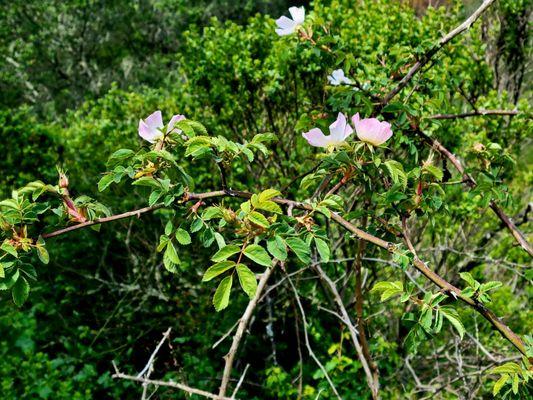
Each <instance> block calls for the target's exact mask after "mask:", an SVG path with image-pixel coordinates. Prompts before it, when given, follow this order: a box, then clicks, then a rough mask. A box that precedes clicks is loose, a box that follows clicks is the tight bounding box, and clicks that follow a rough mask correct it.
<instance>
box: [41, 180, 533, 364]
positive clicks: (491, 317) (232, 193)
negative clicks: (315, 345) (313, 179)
mask: <svg viewBox="0 0 533 400" xmlns="http://www.w3.org/2000/svg"><path fill="white" fill-rule="evenodd" d="M223 196H229V197H240V198H246V199H248V198H250V197H251V196H252V194H251V193H248V192H241V191H236V190H225V191H224V190H217V191H213V192H206V193H190V194H189V195H188V199H187V200H196V199H208V198H213V197H223ZM272 200H273V201H274V202H276V203H278V204H282V205H286V206H288V207H291V208H298V209H301V210H308V211H311V210H313V207H312V206H311V205H309V204H306V203H303V202H300V201H294V200H289V199H284V198H279V197H276V198H274V199H272ZM148 208H150V207H148ZM141 210H144V209H141ZM141 210H137V211H132V212H128V213H124V214H118V215H115V216H113V217H108V218H102V219H100V220H98V222H95V223H103V222H109V221H113V220H117V219H121V218H127V217H128V216H132V215H137V213H139V211H141ZM143 212H146V211H143ZM331 219H332V220H334V221H335V222H337V223H338V224H339V225H341V226H342V227H344V228H345V229H346V230H348V231H349V232H352V233H353V234H354V235H355V236H356V237H357V238H359V239H362V240H365V241H367V242H370V243H373V244H375V245H376V246H378V247H381V248H383V249H386V250H388V251H389V252H395V251H396V245H395V244H394V243H391V242H387V241H385V240H383V239H380V238H378V237H376V236H374V235H371V234H370V233H367V232H365V231H363V230H361V229H359V228H357V227H356V226H355V225H353V224H352V223H350V222H348V221H347V220H345V219H344V218H342V217H341V216H340V215H339V214H337V213H331ZM104 220H105V221H104ZM93 225H94V224H93ZM86 226H87V224H86V223H84V224H78V225H74V226H71V227H69V228H68V229H60V230H59V231H55V232H51V233H49V234H47V236H46V237H54V236H59V235H62V234H65V233H67V232H70V231H73V230H76V229H81V228H85V227H86ZM43 237H44V235H43ZM413 265H414V267H415V268H416V269H417V270H418V271H420V272H422V274H423V275H425V276H426V278H428V279H429V280H430V281H431V282H433V283H434V284H435V285H437V286H439V287H440V288H441V289H443V290H444V291H446V292H448V293H450V294H451V295H452V296H454V297H455V298H458V299H460V300H461V301H463V302H464V303H465V304H467V305H469V306H470V307H472V308H473V309H474V310H476V311H477V312H479V313H480V314H481V315H482V316H483V317H484V318H485V319H486V320H487V321H489V322H490V323H491V324H492V325H493V326H494V327H495V328H496V330H498V331H499V332H500V333H501V334H502V336H504V337H505V338H506V339H507V340H509V342H511V344H512V345H513V346H514V347H516V349H517V350H518V351H520V352H521V353H522V354H524V355H526V349H525V346H524V343H523V342H522V339H520V337H519V336H518V335H516V334H515V333H514V332H513V331H512V330H511V329H510V328H509V327H508V326H507V325H505V324H504V323H503V321H501V320H500V319H499V318H498V317H497V316H496V315H495V314H494V313H493V312H492V311H490V310H489V309H488V308H486V307H485V306H484V305H482V304H480V303H478V302H476V301H474V300H472V299H471V298H469V297H466V296H463V295H462V294H461V290H460V289H458V288H456V287H455V286H453V285H452V284H451V283H449V282H448V281H446V280H445V279H443V278H442V277H441V276H439V275H438V274H437V273H435V272H434V271H432V270H431V269H430V268H428V267H427V265H426V264H425V263H424V262H423V261H421V260H420V259H418V258H415V260H414V262H413Z"/></svg>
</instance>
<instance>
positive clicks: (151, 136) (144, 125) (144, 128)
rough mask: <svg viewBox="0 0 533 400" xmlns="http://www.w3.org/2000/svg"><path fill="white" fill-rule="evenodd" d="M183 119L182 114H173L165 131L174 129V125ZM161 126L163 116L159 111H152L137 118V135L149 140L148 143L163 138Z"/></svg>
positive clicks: (162, 125)
mask: <svg viewBox="0 0 533 400" xmlns="http://www.w3.org/2000/svg"><path fill="white" fill-rule="evenodd" d="M184 119H185V116H184V115H180V114H177V115H174V116H173V117H172V118H171V119H170V122H169V123H168V126H167V132H166V133H169V132H171V131H172V130H173V129H174V125H176V123H178V122H179V121H181V120H184ZM163 127H164V124H163V116H162V114H161V111H160V110H157V111H155V112H154V113H152V114H150V115H149V116H148V117H146V119H144V120H142V119H141V120H139V136H140V137H142V138H143V139H144V140H147V141H149V142H150V143H155V142H157V141H158V140H161V139H163V137H164V136H165V134H164V132H163V130H162V129H163Z"/></svg>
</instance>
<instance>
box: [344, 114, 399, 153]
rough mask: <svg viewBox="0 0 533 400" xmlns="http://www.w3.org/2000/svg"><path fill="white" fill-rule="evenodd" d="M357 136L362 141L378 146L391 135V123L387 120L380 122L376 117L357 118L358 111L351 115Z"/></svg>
mask: <svg viewBox="0 0 533 400" xmlns="http://www.w3.org/2000/svg"><path fill="white" fill-rule="evenodd" d="M352 122H353V125H354V127H355V132H356V133H357V137H358V138H359V139H360V140H362V141H363V142H366V143H370V144H372V145H374V146H379V145H380V144H383V143H385V142H386V141H387V140H389V139H390V137H391V136H392V130H391V125H390V124H389V123H388V122H381V121H380V120H378V119H377V118H363V119H359V113H357V114H355V115H354V116H353V117H352Z"/></svg>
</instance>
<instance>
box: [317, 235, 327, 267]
mask: <svg viewBox="0 0 533 400" xmlns="http://www.w3.org/2000/svg"><path fill="white" fill-rule="evenodd" d="M315 245H316V249H317V250H318V254H320V258H321V259H322V261H324V262H328V261H329V257H330V255H331V251H330V249H329V245H328V244H327V243H326V242H325V241H324V240H322V239H319V238H315Z"/></svg>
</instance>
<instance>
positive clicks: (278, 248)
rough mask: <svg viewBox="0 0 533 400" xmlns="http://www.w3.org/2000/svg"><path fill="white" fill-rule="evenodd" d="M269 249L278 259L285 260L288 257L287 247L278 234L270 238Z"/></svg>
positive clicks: (268, 241)
mask: <svg viewBox="0 0 533 400" xmlns="http://www.w3.org/2000/svg"><path fill="white" fill-rule="evenodd" d="M267 249H268V251H269V253H270V254H272V255H273V256H274V257H275V258H277V259H278V260H280V261H285V260H286V259H287V247H286V246H285V242H284V241H283V239H282V238H281V237H280V236H278V235H276V236H274V237H272V238H270V239H268V240H267Z"/></svg>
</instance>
